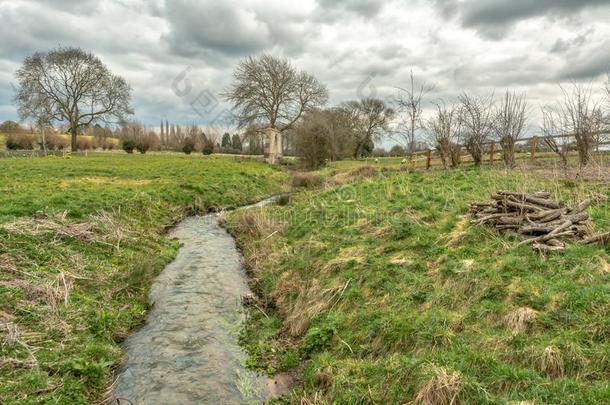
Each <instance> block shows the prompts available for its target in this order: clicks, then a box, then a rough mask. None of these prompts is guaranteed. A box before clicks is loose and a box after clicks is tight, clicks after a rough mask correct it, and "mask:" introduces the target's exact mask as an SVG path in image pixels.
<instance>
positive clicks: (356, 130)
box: [339, 98, 394, 159]
mask: <svg viewBox="0 0 610 405" xmlns="http://www.w3.org/2000/svg"><path fill="white" fill-rule="evenodd" d="M339 110H340V111H341V112H342V113H343V114H345V116H346V118H347V120H348V122H350V123H351V125H352V128H351V131H352V134H353V137H354V158H356V159H358V158H360V157H362V156H363V153H364V151H365V149H366V148H367V147H371V146H372V145H373V142H374V141H375V140H378V139H379V138H380V137H381V136H382V135H383V133H384V132H386V131H387V130H388V127H389V125H390V121H391V120H392V118H393V117H394V110H393V109H392V108H390V107H388V106H387V105H386V103H385V102H384V101H383V100H379V99H376V98H364V99H362V100H354V101H347V102H344V103H342V104H341V105H340V106H339Z"/></svg>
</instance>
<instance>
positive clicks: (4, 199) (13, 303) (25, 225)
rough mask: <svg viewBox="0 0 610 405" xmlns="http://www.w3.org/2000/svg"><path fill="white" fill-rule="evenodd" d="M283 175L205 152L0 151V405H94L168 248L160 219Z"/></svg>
mask: <svg viewBox="0 0 610 405" xmlns="http://www.w3.org/2000/svg"><path fill="white" fill-rule="evenodd" d="M284 182H285V175H284V174H283V173H282V172H280V171H278V170H276V169H274V168H271V167H269V166H267V165H264V164H262V163H260V162H255V161H239V160H236V159H233V158H231V159H228V158H218V157H213V156H212V157H205V158H204V157H203V156H202V155H200V154H199V155H193V156H185V155H170V156H160V155H127V154H98V155H95V156H89V157H84V156H77V157H73V158H72V159H62V158H35V159H31V158H23V159H0V270H1V271H0V403H3V404H8V403H11V404H17V403H19V404H21V403H61V404H68V403H69V404H74V403H96V402H99V401H100V400H101V398H102V396H103V393H104V392H105V390H106V389H107V388H108V387H109V385H110V384H111V383H112V381H111V380H110V376H111V372H112V370H113V368H114V367H115V366H116V365H117V364H118V363H119V361H120V359H121V356H122V352H121V350H120V348H119V343H120V342H121V341H122V340H123V339H124V338H125V337H126V336H127V334H128V333H129V331H130V330H131V329H132V328H134V327H135V326H137V325H138V324H139V323H140V322H142V320H143V319H144V316H145V312H146V309H147V291H148V287H149V285H150V282H151V280H152V278H153V277H154V276H155V275H156V274H157V273H158V272H159V271H160V270H161V269H162V268H163V267H164V265H165V264H166V263H168V262H169V261H170V260H171V259H172V258H173V256H174V254H175V252H176V249H177V245H176V243H174V242H172V241H170V240H169V239H168V238H167V237H166V236H165V229H166V227H168V226H170V225H172V224H174V223H175V222H176V221H178V220H179V219H180V218H182V217H183V216H184V215H185V214H187V213H197V212H198V213H201V212H206V211H207V210H208V209H212V208H223V207H232V206H238V205H242V204H246V203H249V202H254V201H257V200H260V199H262V198H264V197H267V196H269V195H271V194H275V193H278V192H279V191H281V190H282V189H283V184H284Z"/></svg>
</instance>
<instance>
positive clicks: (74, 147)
mask: <svg viewBox="0 0 610 405" xmlns="http://www.w3.org/2000/svg"><path fill="white" fill-rule="evenodd" d="M76 133H77V131H76V126H74V125H73V126H71V127H70V135H71V149H72V152H76V150H77V149H78V145H77V144H76Z"/></svg>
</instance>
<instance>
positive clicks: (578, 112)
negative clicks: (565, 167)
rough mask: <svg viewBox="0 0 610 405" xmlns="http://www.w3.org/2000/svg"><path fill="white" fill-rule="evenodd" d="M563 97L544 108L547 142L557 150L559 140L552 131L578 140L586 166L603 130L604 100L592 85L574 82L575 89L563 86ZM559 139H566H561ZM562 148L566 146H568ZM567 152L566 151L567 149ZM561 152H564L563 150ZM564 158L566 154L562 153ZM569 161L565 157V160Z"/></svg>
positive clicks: (544, 126)
mask: <svg viewBox="0 0 610 405" xmlns="http://www.w3.org/2000/svg"><path fill="white" fill-rule="evenodd" d="M561 90H562V92H563V100H562V101H561V102H558V103H557V104H556V105H555V106H549V107H546V108H545V109H544V110H543V115H544V124H543V131H544V133H545V142H546V143H547V144H548V145H549V147H550V148H551V149H553V150H554V151H555V152H557V153H559V152H558V145H557V143H558V141H557V139H554V138H552V137H551V135H553V133H554V135H561V136H564V137H566V138H567V137H573V138H574V139H575V141H576V149H577V151H578V160H579V163H580V166H581V167H583V166H586V165H587V164H588V163H589V161H590V160H591V152H592V151H593V147H594V146H595V143H596V136H597V135H598V133H599V132H601V131H603V130H604V115H603V111H602V108H601V102H600V101H595V100H593V99H592V97H591V89H590V88H588V87H584V86H583V85H580V84H576V83H573V84H572V89H571V90H567V89H565V88H564V87H561ZM559 142H564V143H565V141H562V140H560V141H559ZM562 149H564V150H565V149H567V148H566V147H565V146H564V147H563V148H562ZM564 152H565V153H567V151H564ZM560 156H561V154H560ZM562 159H564V157H562ZM565 163H567V162H566V161H565V160H564V164H565Z"/></svg>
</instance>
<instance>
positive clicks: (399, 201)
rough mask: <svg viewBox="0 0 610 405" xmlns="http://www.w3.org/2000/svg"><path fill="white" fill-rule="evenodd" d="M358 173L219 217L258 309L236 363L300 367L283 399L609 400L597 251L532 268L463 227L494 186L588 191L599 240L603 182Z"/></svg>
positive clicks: (604, 251)
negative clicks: (281, 203) (241, 259)
mask: <svg viewBox="0 0 610 405" xmlns="http://www.w3.org/2000/svg"><path fill="white" fill-rule="evenodd" d="M371 174H372V173H371V172H370V171H367V170H359V171H357V172H356V173H355V174H353V175H347V176H346V175H342V176H341V177H340V178H334V179H330V180H331V182H332V183H335V184H336V183H339V184H340V183H342V182H345V181H346V180H355V182H354V183H350V184H344V185H338V186H335V187H333V188H329V189H327V190H326V191H324V192H317V191H316V192H302V193H300V194H298V195H297V196H296V197H295V199H294V201H293V202H292V203H291V204H289V205H287V206H286V207H284V208H282V209H279V210H278V208H277V207H273V208H267V209H264V210H263V211H258V212H238V213H235V214H233V215H232V216H231V217H230V218H229V220H228V222H227V227H228V228H229V229H230V230H231V231H232V232H233V233H234V234H235V235H236V236H237V240H238V243H239V245H240V246H241V247H242V249H243V251H244V254H245V255H246V258H247V259H248V261H249V263H250V265H251V274H252V277H253V287H254V289H255V290H256V291H257V292H258V294H259V296H260V302H259V303H258V307H260V308H261V309H262V310H264V312H265V313H264V314H263V312H262V311H261V310H258V309H256V308H255V309H253V310H252V311H251V312H250V316H251V319H250V322H249V324H248V327H247V328H246V330H245V331H244V333H243V335H242V340H243V342H244V344H245V345H246V347H247V348H248V350H249V353H250V364H251V366H253V367H257V368H262V369H265V370H266V371H268V372H271V373H275V372H279V371H287V370H291V369H295V367H297V365H299V364H304V368H303V371H302V373H303V377H304V390H303V391H301V390H300V389H297V390H296V391H295V392H294V393H293V394H292V395H291V396H290V397H289V398H288V401H289V402H294V403H299V402H300V401H301V400H302V399H303V398H304V399H305V400H306V402H301V403H379V404H385V403H406V402H410V401H414V402H417V403H439V404H449V403H455V402H452V401H457V402H460V403H506V402H507V401H531V402H528V403H554V404H559V403H565V404H573V403H604V402H609V401H610V383H609V381H610V343H609V339H610V249H609V248H607V247H606V248H602V247H596V246H571V247H569V248H568V249H567V251H566V252H565V254H560V255H552V256H549V257H546V258H542V257H541V256H539V255H538V254H536V253H534V252H533V251H532V250H531V249H530V248H529V247H527V246H520V247H518V246H517V240H516V239H513V238H511V237H500V236H497V235H496V234H495V233H493V232H492V231H490V230H488V229H486V228H483V227H477V226H474V225H470V224H469V221H468V218H467V217H465V216H464V214H465V213H466V212H467V206H468V203H469V202H471V201H475V200H485V199H487V198H488V197H489V195H490V194H491V193H492V192H493V191H496V190H498V189H514V190H540V189H546V190H549V191H551V192H552V193H553V194H554V197H556V198H559V199H561V200H564V201H566V202H568V203H573V202H574V201H577V200H580V199H581V198H583V197H584V196H585V195H593V197H594V199H595V202H594V204H593V206H592V208H591V209H590V213H591V215H592V217H593V219H594V222H595V225H596V227H597V228H598V229H599V230H610V215H608V213H609V208H610V203H609V199H610V190H609V188H608V185H607V184H601V183H591V182H584V181H583V182H576V181H573V180H559V179H557V180H553V179H551V178H549V176H548V175H542V176H541V175H536V174H535V173H533V174H528V172H523V173H509V174H507V173H505V172H503V171H501V170H480V171H478V170H466V171H453V172H449V173H443V172H433V173H426V174H418V173H414V174H409V173H400V172H398V173H396V172H394V173H392V172H386V173H382V172H381V171H377V172H376V174H372V177H369V176H371ZM362 177H365V178H362ZM337 180H340V181H337Z"/></svg>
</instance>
